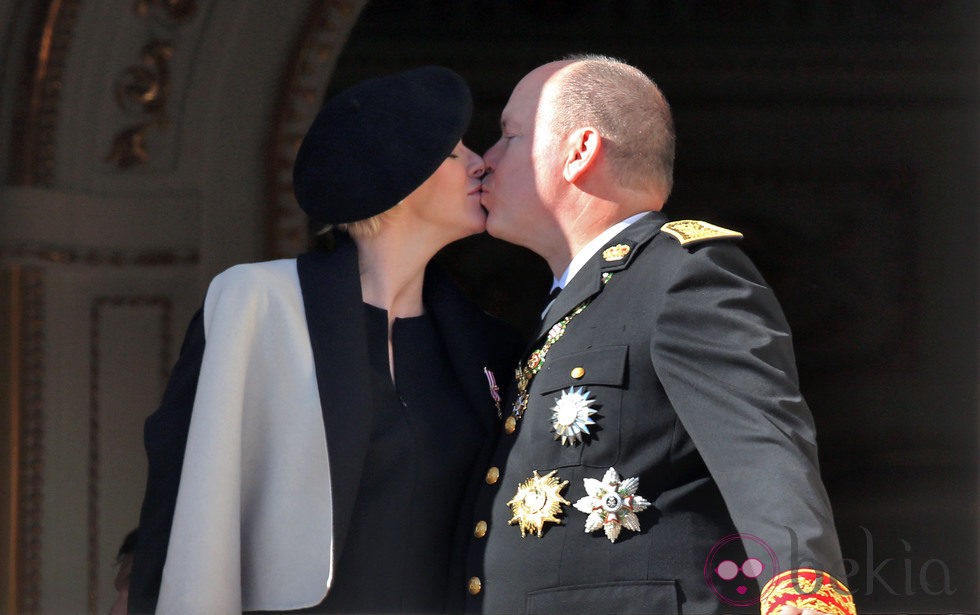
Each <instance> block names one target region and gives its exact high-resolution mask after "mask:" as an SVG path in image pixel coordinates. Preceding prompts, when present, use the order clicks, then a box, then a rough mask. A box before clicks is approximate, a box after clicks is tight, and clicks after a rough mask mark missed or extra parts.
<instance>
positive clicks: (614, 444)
mask: <svg viewBox="0 0 980 615" xmlns="http://www.w3.org/2000/svg"><path fill="white" fill-rule="evenodd" d="M628 355H629V347H628V346H604V347H601V348H590V349H589V350H584V351H581V352H576V353H573V354H568V355H562V356H551V355H549V356H548V358H547V360H546V361H545V364H544V366H543V367H542V368H541V371H540V372H539V373H538V375H537V376H536V378H535V380H536V382H535V383H534V385H535V393H536V396H537V397H538V399H537V400H536V405H537V406H539V407H542V409H543V410H544V411H543V412H541V413H539V414H537V415H538V416H544V417H545V418H546V419H547V423H546V424H544V425H539V426H536V428H537V429H545V430H547V433H548V435H549V436H551V440H552V444H550V446H551V447H555V448H554V450H552V453H554V454H553V455H549V457H551V458H552V461H553V462H554V463H553V464H552V466H551V467H564V466H574V465H582V464H584V465H586V466H592V467H605V468H608V467H610V466H613V465H615V464H616V462H617V461H619V446H620V411H621V405H622V399H623V387H624V386H625V384H626V382H625V379H626V373H627V372H626V365H627V359H628ZM575 395H580V396H587V397H588V399H592V400H594V402H593V403H592V404H591V405H589V406H588V407H590V408H592V409H594V410H595V411H596V412H595V414H592V415H591V416H590V417H589V418H590V419H591V420H592V421H594V424H592V425H587V426H586V427H587V428H588V430H589V431H588V433H583V434H582V441H581V443H578V442H570V443H568V444H562V443H561V439H560V438H559V439H558V440H555V439H554V435H555V428H554V421H553V415H554V408H555V407H556V405H557V404H558V400H560V399H562V398H563V397H565V398H566V400H567V398H568V397H569V396H572V397H574V396H575ZM538 420H540V419H538Z"/></svg>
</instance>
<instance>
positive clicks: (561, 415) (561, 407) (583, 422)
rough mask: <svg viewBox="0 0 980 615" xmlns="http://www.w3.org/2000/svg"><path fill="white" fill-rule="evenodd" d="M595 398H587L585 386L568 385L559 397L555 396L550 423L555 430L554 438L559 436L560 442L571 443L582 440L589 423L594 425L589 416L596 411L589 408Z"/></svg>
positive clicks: (587, 430)
mask: <svg viewBox="0 0 980 615" xmlns="http://www.w3.org/2000/svg"><path fill="white" fill-rule="evenodd" d="M593 403H595V399H589V392H588V391H586V390H585V387H579V388H577V389H576V388H575V387H568V390H567V391H562V392H561V397H556V398H555V405H554V406H552V407H551V425H552V427H554V430H555V440H557V439H559V438H561V443H562V444H563V445H564V444H571V443H573V442H582V434H583V433H584V434H588V435H591V434H590V433H589V425H595V421H593V420H592V419H591V418H590V417H591V416H592V415H593V414H595V413H596V410H595V409H594V408H590V407H589V406H591V405H592V404H593Z"/></svg>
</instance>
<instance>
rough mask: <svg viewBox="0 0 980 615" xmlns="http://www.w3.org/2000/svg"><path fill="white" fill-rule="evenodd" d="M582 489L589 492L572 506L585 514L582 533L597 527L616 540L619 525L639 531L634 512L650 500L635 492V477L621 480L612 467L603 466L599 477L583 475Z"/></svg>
mask: <svg viewBox="0 0 980 615" xmlns="http://www.w3.org/2000/svg"><path fill="white" fill-rule="evenodd" d="M584 482H585V491H586V493H588V494H589V495H587V496H585V497H584V498H581V499H580V500H579V501H577V502H575V508H577V509H579V510H581V511H582V512H584V513H586V514H587V515H589V517H588V518H587V519H586V520H585V533H586V534H588V533H591V532H594V531H596V530H598V529H600V528H602V529H603V530H605V532H606V538H608V539H609V542H616V539H617V538H619V532H620V530H621V528H624V527H625V528H626V529H628V530H632V531H634V532H639V531H640V520H639V519H638V518H637V516H636V513H638V512H640V511H642V510H646V508H647V507H648V506H650V502H649V501H648V500H647V499H646V498H644V497H642V496H639V495H636V490H637V489H638V488H639V486H640V479H639V478H635V477H634V478H627V479H626V480H623V481H621V480H620V479H619V474H618V473H617V472H616V468H609V469H608V470H606V474H605V476H603V477H602V480H601V481H600V480H596V479H594V478H586V479H585V481H584Z"/></svg>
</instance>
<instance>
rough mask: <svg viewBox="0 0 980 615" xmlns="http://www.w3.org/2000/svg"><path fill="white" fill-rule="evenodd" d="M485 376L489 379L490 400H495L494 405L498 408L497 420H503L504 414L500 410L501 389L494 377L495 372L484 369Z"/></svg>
mask: <svg viewBox="0 0 980 615" xmlns="http://www.w3.org/2000/svg"><path fill="white" fill-rule="evenodd" d="M483 375H484V376H486V377H487V386H489V387H490V399H492V400H493V405H494V406H496V407H497V418H498V419H499V418H503V412H502V411H501V410H500V387H498V386H497V378H496V377H495V376H494V375H493V370H491V369H489V368H487V367H484V368H483Z"/></svg>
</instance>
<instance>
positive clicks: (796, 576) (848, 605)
mask: <svg viewBox="0 0 980 615" xmlns="http://www.w3.org/2000/svg"><path fill="white" fill-rule="evenodd" d="M787 604H788V605H791V606H795V607H796V608H798V609H814V610H816V611H819V612H821V613H827V614H828V615H857V608H856V607H855V606H854V596H852V595H851V592H850V590H849V589H847V586H846V585H844V584H843V583H841V582H840V581H838V580H837V579H835V578H834V577H832V576H830V575H829V574H827V573H826V572H823V571H820V570H814V569H813V568H798V569H796V570H787V571H785V572H782V573H780V574H777V575H776V576H775V577H773V578H772V579H770V580H769V582H768V583H766V586H765V587H763V588H762V596H761V600H760V607H761V612H762V615H777V614H778V613H779V612H780V611H782V608H783V606H785V605H787Z"/></svg>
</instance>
